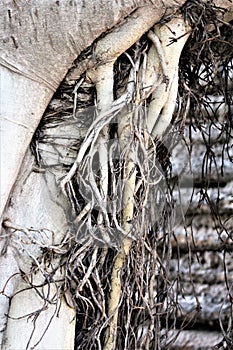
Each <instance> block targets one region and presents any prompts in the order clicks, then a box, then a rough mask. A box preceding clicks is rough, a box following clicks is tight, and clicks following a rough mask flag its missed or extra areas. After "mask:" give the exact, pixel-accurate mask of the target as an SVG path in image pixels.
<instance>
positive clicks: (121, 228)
mask: <svg viewBox="0 0 233 350" xmlns="http://www.w3.org/2000/svg"><path fill="white" fill-rule="evenodd" d="M189 30H190V28H189V27H188V26H187V25H186V24H185V22H184V20H183V18H182V17H181V16H178V17H175V18H173V19H172V20H171V21H170V22H169V23H168V24H167V25H163V26H160V25H159V24H157V25H155V26H154V28H153V29H151V30H150V31H149V33H148V38H149V39H150V40H151V42H152V46H151V47H150V49H149V50H148V53H146V50H147V48H146V49H144V50H142V48H139V49H138V51H137V47H140V45H138V46H136V49H135V52H136V54H135V58H134V60H133V59H132V58H131V57H130V56H129V54H128V53H127V54H126V55H127V57H128V58H129V60H130V62H131V64H132V68H131V71H130V73H129V76H128V85H127V89H126V91H124V92H123V93H122V94H121V96H120V97H119V98H118V100H115V101H114V97H113V91H114V75H113V66H114V62H115V61H116V59H117V57H118V56H119V55H120V53H122V47H121V49H119V50H116V48H115V46H114V45H113V47H114V50H113V52H112V51H111V50H110V56H108V57H106V60H105V62H101V63H100V64H99V65H97V66H96V67H94V68H91V69H90V70H89V71H87V73H86V79H90V80H91V81H92V82H93V83H94V84H95V86H96V96H97V108H96V118H95V120H94V121H93V123H92V125H91V127H90V129H89V130H88V132H87V134H86V137H85V139H84V141H83V144H82V145H81V147H80V150H79V152H78V155H77V159H76V161H75V163H74V164H73V166H72V167H71V169H70V171H69V173H68V174H67V175H66V177H65V178H64V179H63V181H62V183H61V186H62V189H63V191H64V192H66V185H67V184H68V183H69V182H71V180H72V178H73V177H74V175H75V176H76V178H77V179H79V182H78V183H79V185H83V186H84V188H85V189H86V191H89V192H90V198H89V199H88V203H87V204H86V206H84V208H83V209H82V211H81V212H80V213H79V214H78V216H77V218H76V220H75V222H76V224H80V222H81V221H82V222H84V223H85V224H86V225H87V226H86V227H87V229H88V230H90V235H91V234H92V233H91V232H93V229H95V228H96V226H97V227H98V228H99V230H100V231H101V233H102V237H101V239H100V241H101V242H102V243H103V244H104V249H103V251H102V256H101V257H100V261H102V262H101V264H103V263H104V259H105V257H106V254H107V253H106V252H107V244H111V245H113V241H114V242H115V241H118V242H120V245H118V251H117V254H116V256H115V260H114V262H113V266H112V271H111V278H110V281H111V282H110V294H109V301H108V310H107V320H106V321H105V326H103V327H102V328H101V329H102V330H103V329H104V331H105V334H104V345H103V350H114V349H116V348H117V346H118V345H117V335H118V322H119V317H120V316H119V308H120V305H121V301H122V293H123V288H122V283H123V282H122V278H123V268H124V266H125V264H126V261H127V259H128V258H129V256H130V249H131V244H132V240H135V238H136V237H137V236H138V235H139V234H140V235H143V237H146V235H147V232H148V230H149V228H150V222H149V220H150V216H148V214H147V213H148V208H150V205H151V198H152V197H151V195H150V189H151V188H152V186H154V187H156V186H157V184H158V182H159V181H160V179H161V173H160V172H159V171H158V169H157V168H156V161H155V158H156V142H154V139H159V138H161V137H162V136H163V134H164V132H165V131H166V129H167V127H168V126H169V124H170V122H171V119H172V114H173V111H174V108H175V104H176V96H177V90H178V64H179V57H180V54H181V50H182V48H183V46H184V44H185V42H186V40H187V38H188V34H189ZM118 34H119V33H118ZM172 35H173V38H172V41H173V43H172V45H170V44H171V36H172ZM109 37H111V34H109ZM108 39H109V38H106V40H105V41H106V45H107V46H106V47H108V46H109V40H108ZM136 40H137V38H136ZM105 41H104V40H103V43H104V42H105ZM123 44H124V46H123V47H124V50H126V49H127V48H128V47H129V46H127V45H128V43H125V42H124V43H123ZM131 44H132V43H131ZM102 45H103V44H101V43H100V44H99V45H98V47H97V53H96V55H97V57H98V55H99V54H100V53H101V52H103V47H102ZM147 47H148V46H147ZM98 50H99V51H98ZM104 52H107V51H106V50H105V51H104ZM148 97H151V99H150V100H148ZM148 101H149V102H148ZM147 105H148V106H147ZM145 107H146V108H145ZM112 120H114V122H115V123H116V121H117V139H116V136H115V141H118V146H119V149H120V158H121V159H120V161H119V162H118V165H117V166H118V167H120V170H119V169H118V170H116V168H115V165H114V161H115V159H114V155H113V148H114V147H115V146H114V144H112V145H110V143H109V141H110V140H109V137H110V136H109V135H110V125H109V124H110V122H111V121H112ZM96 157H97V158H98V170H99V171H98V174H96V173H95V170H96V169H93V167H95V166H96V165H94V164H95V161H96ZM84 175H85V176H84ZM119 178H120V179H121V180H122V182H119ZM119 183H120V186H121V189H120V191H121V193H120V202H121V204H120V208H117V207H116V204H115V205H113V210H112V211H111V212H110V213H109V212H108V202H109V201H111V198H110V197H111V195H112V194H113V195H116V188H117V185H119ZM111 186H112V189H113V191H112V192H111V190H110V187H111ZM154 187H153V188H154ZM85 200H86V198H85ZM149 202H150V203H149ZM95 205H97V207H98V216H97V218H96V221H95V223H93V222H92V217H91V214H90V213H91V211H92V210H93V209H95ZM119 209H121V210H119ZM140 220H141V222H140ZM137 221H138V222H137ZM139 222H140V223H139ZM139 231H142V232H139ZM120 233H121V234H122V236H121V237H120ZM111 235H112V236H111ZM116 236H118V237H116ZM93 254H94V255H93V259H92V260H91V265H90V267H89V269H88V270H87V272H86V274H85V276H84V279H83V282H81V285H79V287H78V291H77V292H78V295H79V297H80V298H83V297H82V296H81V294H80V293H81V291H82V289H83V287H84V285H87V284H88V283H89V278H90V276H91V275H93V271H94V265H95V263H96V262H97V250H96V249H95V250H94V253H93ZM153 254H154V255H155V256H156V252H153ZM153 281H154V280H153V279H151V283H152V284H153V285H151V286H150V298H151V300H150V302H149V303H150V305H151V308H153V287H154V283H155V282H153ZM80 286H81V287H80ZM144 300H145V303H147V301H146V298H144ZM147 304H148V303H147ZM148 305H149V304H148ZM151 315H152V314H151ZM151 317H152V316H151ZM152 318H153V317H152ZM151 327H152V326H151ZM151 327H150V329H149V331H148V334H147V335H146V338H147V342H149V341H150V334H151V333H152V328H153V327H152V328H151ZM102 330H101V331H100V332H102Z"/></svg>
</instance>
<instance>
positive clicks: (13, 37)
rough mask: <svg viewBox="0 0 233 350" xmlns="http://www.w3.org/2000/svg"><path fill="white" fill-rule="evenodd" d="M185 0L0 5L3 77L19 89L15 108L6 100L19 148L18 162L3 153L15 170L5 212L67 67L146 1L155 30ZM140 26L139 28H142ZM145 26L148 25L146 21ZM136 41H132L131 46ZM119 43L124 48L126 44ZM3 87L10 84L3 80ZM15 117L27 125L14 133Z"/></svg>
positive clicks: (10, 143) (7, 181)
mask: <svg viewBox="0 0 233 350" xmlns="http://www.w3.org/2000/svg"><path fill="white" fill-rule="evenodd" d="M183 2H184V1H180V2H178V3H177V2H173V1H167V3H164V2H163V3H161V4H160V5H157V4H156V2H155V5H151V3H150V2H147V1H138V2H135V1H125V3H124V7H122V5H121V3H120V4H119V3H118V2H112V1H109V0H105V1H101V2H99V3H95V2H91V3H89V4H88V6H87V5H86V4H85V2H82V3H80V2H78V1H69V2H67V1H64V0H63V1H44V2H43V4H41V3H40V2H39V3H38V1H36V0H34V1H30V2H28V3H26V4H25V5H24V6H23V7H22V8H21V7H20V6H18V5H16V4H15V3H14V2H13V1H5V2H4V6H1V10H0V11H1V12H0V18H1V22H0V28H1V33H2V37H1V44H0V52H1V56H0V65H1V69H2V72H1V75H2V78H1V81H2V84H3V81H4V84H7V91H11V92H13V91H15V90H17V91H18V94H17V98H15V97H14V106H12V110H11V109H7V107H8V106H9V104H8V103H7V100H6V99H2V104H3V111H2V118H3V126H2V134H3V136H2V137H3V138H4V139H5V140H4V142H6V144H7V146H6V148H7V149H14V152H11V153H14V158H15V161H14V160H13V159H12V154H11V156H10V159H8V155H9V151H8V152H6V153H5V152H3V153H2V157H1V162H2V163H1V169H4V171H5V173H6V174H7V173H8V171H9V169H10V174H9V176H7V177H4V181H2V182H1V184H2V185H1V186H3V188H2V190H1V192H2V197H1V212H0V213H1V214H2V211H3V209H4V207H5V204H6V201H7V198H8V196H9V192H10V190H11V188H12V185H13V184H14V181H15V180H16V176H17V173H18V170H19V166H20V165H21V163H22V159H23V156H24V154H25V151H26V149H27V147H28V145H29V142H30V140H31V136H32V134H33V132H34V131H35V128H36V126H37V125H38V123H39V120H40V118H41V116H42V113H43V111H44V110H45V108H46V106H47V104H48V102H49V100H50V98H51V97H52V94H53V92H55V91H56V89H57V88H58V86H59V84H60V82H61V81H62V79H63V78H64V76H65V74H66V73H67V70H68V69H69V68H70V67H71V65H72V62H73V61H74V60H75V58H77V57H78V55H79V54H80V53H81V51H82V50H84V49H85V48H87V47H88V46H89V45H91V44H92V43H93V41H94V40H95V39H96V38H97V37H99V36H100V35H101V34H102V33H104V32H106V31H107V30H109V29H111V28H113V27H114V26H115V25H117V24H119V22H121V21H122V20H124V18H125V17H127V16H128V15H130V13H132V12H133V11H135V10H136V9H137V8H138V7H140V6H142V7H143V8H144V10H142V11H141V12H140V15H141V16H147V17H148V13H150V16H149V23H150V25H149V26H148V29H149V27H150V26H151V25H153V24H154V23H155V22H156V21H158V20H159V19H160V18H161V17H162V15H163V14H164V13H165V12H166V10H167V8H168V7H171V8H174V7H178V5H181V4H182V3H183ZM149 3H150V4H149ZM90 18H91V26H90ZM136 20H137V17H136V18H134V16H133V17H132V19H131V21H136ZM145 23H146V21H145ZM135 29H136V30H137V27H136V28H135ZM135 29H134V30H135ZM145 30H147V27H146V26H145V28H144V31H145ZM118 34H119V33H118ZM118 34H117V37H118ZM142 34H143V32H139V34H138V36H139V37H140V35H142ZM132 35H133V37H134V36H135V34H134V33H130V35H129V37H131V36H132ZM126 40H127V38H126ZM135 41H136V39H133V42H135ZM133 42H132V43H130V42H129V43H128V47H129V46H130V45H132V44H133ZM108 45H109V43H108V42H107V43H106V44H105V46H104V50H106V51H108V50H109V47H108ZM110 45H112V42H111V43H110ZM116 47H121V43H119V45H116ZM117 50H118V49H117ZM35 62H36V63H35ZM3 67H5V68H6V69H7V71H6V70H5V69H4V68H3ZM8 71H10V72H8ZM6 75H7V76H8V77H7V78H6ZM20 76H21V77H20ZM20 82H21V85H20ZM36 83H37V84H36ZM27 85H28V88H27V90H30V93H31V94H32V97H31V98H29V99H28V96H27V94H25V90H24V88H25V87H26V86H27ZM29 86H30V87H29ZM1 89H5V87H3V85H2V87H1ZM12 97H13V96H12ZM12 97H11V98H12ZM27 99H28V100H29V101H30V100H31V101H32V102H33V101H34V99H35V100H36V101H37V103H36V105H37V107H36V108H34V103H32V106H30V105H28V100H27ZM22 106H24V107H23V108H24V109H25V113H24V115H21V113H19V115H17V116H16V115H15V111H16V110H19V111H21V110H22ZM32 109H33V110H32ZM34 109H35V111H34ZM6 110H7V112H5V111H6ZM32 113H33V114H32ZM9 120H10V122H9ZM15 121H16V122H17V124H20V125H23V126H22V127H21V128H20V127H19V128H17V130H16V131H15V132H14V133H12V132H11V130H12V128H11V127H10V126H9V127H8V124H9V123H15ZM22 128H23V130H22ZM29 130H30V131H29ZM8 168H9V169H8ZM1 214H0V215H1Z"/></svg>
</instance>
